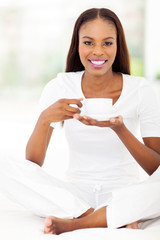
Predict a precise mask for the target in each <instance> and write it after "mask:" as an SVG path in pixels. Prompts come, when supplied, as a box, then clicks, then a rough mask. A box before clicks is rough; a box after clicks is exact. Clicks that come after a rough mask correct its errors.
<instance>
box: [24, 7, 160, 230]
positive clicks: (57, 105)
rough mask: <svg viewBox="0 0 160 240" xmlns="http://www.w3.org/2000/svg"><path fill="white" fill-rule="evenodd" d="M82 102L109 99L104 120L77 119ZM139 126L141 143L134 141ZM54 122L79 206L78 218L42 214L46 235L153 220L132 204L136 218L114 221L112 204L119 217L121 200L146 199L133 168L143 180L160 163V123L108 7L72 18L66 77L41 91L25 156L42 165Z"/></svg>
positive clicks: (147, 88)
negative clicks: (58, 127)
mask: <svg viewBox="0 0 160 240" xmlns="http://www.w3.org/2000/svg"><path fill="white" fill-rule="evenodd" d="M87 98H109V99H112V102H113V104H112V108H111V111H110V119H109V120H106V121H97V120H95V119H93V118H91V117H88V116H86V115H83V114H81V109H82V108H83V101H82V100H83V99H87ZM113 116H114V117H113ZM115 116H116V117H115ZM138 121H140V128H141V136H142V138H143V142H144V143H141V142H140V141H139V140H138V139H137V138H136V130H137V126H138V123H139V122H138ZM58 122H64V129H65V133H66V138H67V140H68V145H69V151H70V165H69V169H68V172H67V177H66V179H67V184H68V186H71V189H70V190H71V192H72V194H73V195H74V192H75V195H76V196H78V197H80V198H81V200H82V202H81V200H80V198H78V200H77V205H76V204H74V203H72V206H73V208H75V212H76V211H78V210H79V213H77V212H76V213H75V212H74V211H73V212H74V213H73V214H72V218H73V219H72V220H71V219H70V220H67V219H65V220H64V219H63V218H57V216H59V215H58V214H57V215H56V211H55V213H54V214H53V215H54V216H56V217H54V216H50V217H47V218H46V221H45V229H44V232H45V233H53V234H59V233H62V232H66V231H71V230H74V229H79V228H86V227H106V226H110V227H122V226H124V225H125V226H126V225H127V227H130V228H138V224H137V221H138V220H140V219H143V218H145V217H146V218H150V217H155V215H154V214H152V211H151V212H149V213H147V216H143V214H141V213H142V212H143V210H144V209H141V211H140V210H138V206H137V212H136V210H135V211H134V212H136V215H134V213H133V211H132V212H131V207H130V208H129V210H127V211H130V213H129V212H128V214H127V212H126V213H125V214H124V219H123V220H122V221H120V222H119V223H115V224H114V223H113V222H114V221H115V219H116V220H118V219H117V218H118V217H115V216H114V217H113V215H115V214H113V213H114V211H113V209H116V206H119V204H121V205H120V208H121V206H122V209H121V211H122V210H123V212H124V209H125V208H126V207H129V206H128V204H127V202H126V201H131V202H132V204H134V206H135V205H136V203H139V202H140V201H143V200H144V196H143V194H142V195H138V194H136V193H137V191H138V189H140V191H141V193H144V195H145V194H150V193H149V192H147V193H146V187H145V186H146V184H147V182H146V183H143V184H139V185H133V184H135V183H137V182H139V180H138V169H137V166H138V165H140V166H141V167H142V168H143V169H144V170H145V171H146V172H147V173H148V174H149V175H152V174H153V173H154V172H155V171H156V169H157V168H158V167H159V165H160V121H159V116H158V113H157V105H156V100H155V97H154V93H153V92H152V90H151V88H150V85H149V84H148V82H147V81H146V80H145V79H143V78H140V77H133V76H130V64H129V54H128V50H127V46H126V41H125V36H124V32H123V28H122V25H121V23H120V21H119V19H118V17H117V16H116V15H115V14H114V13H113V12H112V11H110V10H108V9H89V10H87V11H85V12H83V13H82V14H81V15H80V17H79V18H78V19H77V21H76V23H75V28H74V31H73V37H72V42H71V46H70V50H69V53H68V58H67V65H66V73H61V74H59V75H58V76H57V78H56V79H54V80H52V81H50V82H49V83H48V84H47V86H46V87H45V89H44V91H43V94H42V97H41V114H40V116H39V119H38V121H37V124H36V126H35V129H34V131H33V133H32V135H31V137H30V139H29V141H28V144H27V148H26V159H28V160H30V161H31V162H33V163H36V164H38V165H39V166H42V165H43V162H44V159H45V154H46V151H47V147H48V144H49V141H50V138H51V135H52V132H53V129H54V128H55V127H56V124H57V123H58ZM38 171H39V170H38ZM157 171H158V170H157ZM157 171H156V172H155V174H153V176H151V177H150V178H149V179H151V180H147V181H149V182H148V185H147V189H148V188H149V186H150V189H151V190H152V191H154V189H153V187H152V186H151V185H152V184H150V182H154V184H158V183H157V182H156V179H157V176H159V174H157ZM132 185H133V186H132ZM64 186H65V185H64ZM126 186H127V187H128V188H126V190H125V188H124V187H126ZM135 186H136V187H135ZM70 190H69V191H70ZM116 190H117V191H118V192H116ZM76 191H77V192H76ZM115 192H116V195H115ZM156 192H157V190H156ZM127 194H130V195H128V196H127ZM135 194H136V197H137V198H136V199H135ZM153 194H154V196H155V192H154V193H153ZM125 195H126V198H125V200H124V198H123V197H124V196H125ZM145 196H146V195H145ZM147 196H149V195H147ZM127 197H128V198H129V200H128V199H127ZM158 197H159V195H158ZM158 197H157V198H156V197H155V201H154V202H153V205H154V204H155V202H156V201H158V200H157V199H158ZM70 198H71V197H70ZM70 198H68V199H70ZM152 201H153V199H152ZM64 202H65V203H66V201H64ZM70 202H71V201H68V202H67V204H70ZM73 202H74V201H73ZM65 203H64V204H65ZM122 203H123V204H122ZM124 204H126V205H124ZM148 204H150V202H149V203H148ZM65 206H66V204H65ZM65 206H64V208H65ZM76 206H77V208H76ZM82 206H83V207H82ZM106 206H108V207H106ZM123 206H124V207H123ZM146 206H147V204H146ZM61 207H62V206H61ZM71 208H72V207H71ZM71 208H70V210H71ZM96 208H98V210H96V211H94V209H96ZM132 208H133V205H132ZM77 209H78V210H77ZM135 209H136V208H135ZM119 210H120V209H119ZM123 212H122V215H123ZM80 213H81V214H80ZM120 214H121V213H120ZM50 215H52V214H50ZM122 215H121V216H122ZM128 217H129V218H128ZM64 218H67V215H65V216H64ZM68 218H69V216H68ZM112 218H114V220H113V219H112ZM121 218H122V217H121Z"/></svg>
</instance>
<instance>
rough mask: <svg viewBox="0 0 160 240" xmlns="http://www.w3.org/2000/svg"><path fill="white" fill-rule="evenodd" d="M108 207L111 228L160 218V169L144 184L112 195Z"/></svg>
mask: <svg viewBox="0 0 160 240" xmlns="http://www.w3.org/2000/svg"><path fill="white" fill-rule="evenodd" d="M112 194H113V198H112V200H111V202H110V204H109V206H108V207H107V222H108V227H109V228H118V227H121V226H124V225H126V224H129V223H132V222H135V221H137V220H140V221H143V220H148V219H152V218H156V217H160V167H159V168H158V169H157V170H156V171H155V172H154V173H153V174H152V175H151V176H150V177H148V179H147V180H145V181H144V182H141V183H138V184H135V185H133V186H129V187H125V188H124V189H120V190H116V191H115V192H113V193H112Z"/></svg>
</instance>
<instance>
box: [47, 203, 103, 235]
mask: <svg viewBox="0 0 160 240" xmlns="http://www.w3.org/2000/svg"><path fill="white" fill-rule="evenodd" d="M84 214H85V216H84V215H83V217H82V215H81V216H80V217H79V218H73V219H62V218H57V217H53V216H50V217H48V218H46V220H45V227H44V233H49V234H56V235H58V234H60V233H64V232H70V231H73V230H76V229H82V228H95V227H107V221H106V207H103V208H101V209H98V210H97V211H93V209H91V210H89V211H87V212H86V213H84ZM87 214H88V215H87Z"/></svg>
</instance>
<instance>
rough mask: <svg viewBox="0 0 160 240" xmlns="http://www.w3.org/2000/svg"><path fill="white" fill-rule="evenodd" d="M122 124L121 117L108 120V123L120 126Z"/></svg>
mask: <svg viewBox="0 0 160 240" xmlns="http://www.w3.org/2000/svg"><path fill="white" fill-rule="evenodd" d="M122 122H123V117H122V116H117V117H114V118H110V123H111V124H114V125H117V124H121V123H122Z"/></svg>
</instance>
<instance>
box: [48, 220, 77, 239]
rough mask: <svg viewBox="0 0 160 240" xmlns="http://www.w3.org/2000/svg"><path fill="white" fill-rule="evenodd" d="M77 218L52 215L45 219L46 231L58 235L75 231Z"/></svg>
mask: <svg viewBox="0 0 160 240" xmlns="http://www.w3.org/2000/svg"><path fill="white" fill-rule="evenodd" d="M75 220H76V219H61V218H57V217H52V216H50V217H48V218H46V220H45V228H44V233H48V234H55V235H58V234H60V233H63V232H69V231H73V230H74V229H75Z"/></svg>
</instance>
